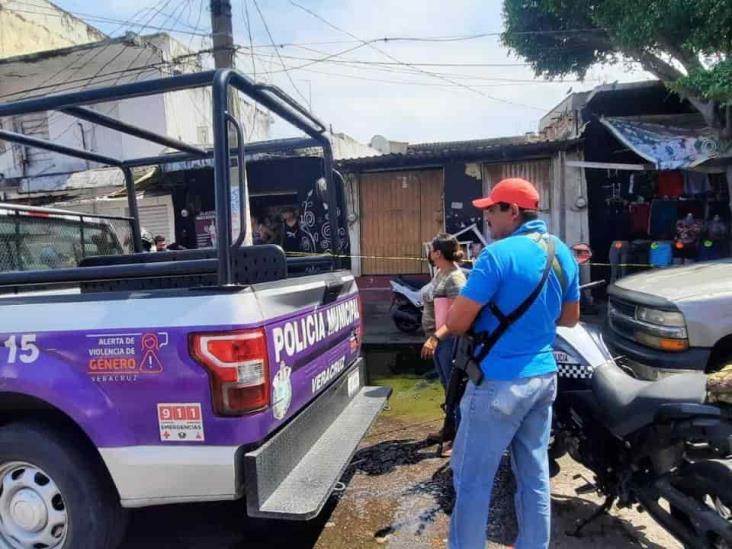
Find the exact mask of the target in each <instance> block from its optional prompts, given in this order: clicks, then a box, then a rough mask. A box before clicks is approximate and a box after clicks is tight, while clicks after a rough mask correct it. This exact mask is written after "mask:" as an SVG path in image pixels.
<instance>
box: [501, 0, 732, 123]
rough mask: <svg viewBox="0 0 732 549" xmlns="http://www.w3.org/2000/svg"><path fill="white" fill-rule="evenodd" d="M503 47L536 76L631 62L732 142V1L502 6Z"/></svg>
mask: <svg viewBox="0 0 732 549" xmlns="http://www.w3.org/2000/svg"><path fill="white" fill-rule="evenodd" d="M503 11H504V19H505V23H506V29H505V32H504V33H503V36H502V39H503V43H504V44H505V45H506V46H508V47H509V48H510V49H511V50H512V51H514V52H515V53H517V54H518V55H519V56H521V57H523V58H525V59H526V60H527V61H528V62H529V63H530V64H531V65H532V67H533V68H534V71H535V72H536V74H537V76H543V77H546V78H556V77H562V76H567V75H575V76H577V77H578V78H580V79H582V78H584V77H585V75H586V73H587V70H588V69H589V68H590V67H591V66H593V65H595V64H597V63H605V64H610V63H617V62H620V61H623V60H629V59H630V60H634V61H637V62H638V63H640V64H641V66H642V67H643V68H644V69H645V70H647V71H648V72H650V73H652V74H654V75H655V76H657V77H658V78H659V79H660V80H662V81H664V82H665V83H666V84H667V85H668V86H669V88H671V89H672V90H674V91H675V92H677V93H679V94H680V95H682V96H683V97H686V98H687V99H689V101H690V102H691V103H692V104H693V105H694V106H695V107H696V108H697V109H698V110H699V111H700V112H701V113H702V115H704V118H705V120H706V121H707V123H708V124H710V125H711V126H713V127H715V128H720V129H723V130H724V133H725V134H726V135H727V136H731V135H732V115H730V111H731V110H732V0H504V4H503Z"/></svg>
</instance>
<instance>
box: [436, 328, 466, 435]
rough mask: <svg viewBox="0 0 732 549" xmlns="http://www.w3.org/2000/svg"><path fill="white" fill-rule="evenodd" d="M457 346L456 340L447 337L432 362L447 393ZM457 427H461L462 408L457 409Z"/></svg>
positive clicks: (438, 345)
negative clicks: (454, 351)
mask: <svg viewBox="0 0 732 549" xmlns="http://www.w3.org/2000/svg"><path fill="white" fill-rule="evenodd" d="M454 346H455V338H454V337H447V338H445V339H444V340H443V341H440V342H439V343H438V344H437V348H436V349H435V355H434V356H433V357H432V360H434V362H435V368H436V369H437V375H439V376H440V383H442V386H443V387H444V388H445V391H447V384H448V383H449V382H450V376H451V375H452V352H453V348H454ZM455 425H456V426H458V425H460V407H459V406H458V407H456V408H455Z"/></svg>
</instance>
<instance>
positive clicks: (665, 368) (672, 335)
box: [604, 259, 732, 379]
mask: <svg viewBox="0 0 732 549" xmlns="http://www.w3.org/2000/svg"><path fill="white" fill-rule="evenodd" d="M608 295H609V303H608V313H607V323H606V326H605V330H604V338H605V342H606V343H607V345H608V347H610V349H611V351H612V352H613V353H614V354H615V355H617V356H620V357H622V361H623V362H624V363H625V364H627V365H628V366H629V367H630V368H632V369H633V371H634V372H635V373H636V375H637V376H638V377H640V378H643V379H658V378H659V377H662V376H664V375H667V374H671V373H678V372H682V371H689V370H693V371H703V372H711V371H714V370H716V369H718V368H719V367H720V366H722V365H723V364H725V363H727V362H729V361H730V360H732V259H723V260H719V261H710V262H707V263H698V264H695V265H687V266H683V267H672V268H669V269H663V270H658V271H652V272H645V273H640V274H636V275H632V276H628V277H626V278H623V279H621V280H618V281H617V282H616V283H615V284H613V285H611V286H610V288H609V289H608Z"/></svg>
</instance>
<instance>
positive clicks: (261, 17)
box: [252, 0, 308, 103]
mask: <svg viewBox="0 0 732 549" xmlns="http://www.w3.org/2000/svg"><path fill="white" fill-rule="evenodd" d="M252 2H254V7H255V8H256V10H257V13H259V18H260V19H261V20H262V24H263V25H264V30H266V31H267V36H269V41H270V42H271V43H272V45H273V46H274V43H275V42H274V38H272V33H271V32H270V31H269V25H267V20H266V19H265V18H264V14H263V13H262V10H261V9H260V8H259V2H257V0H252ZM275 52H276V53H277V57H279V59H280V63H282V68H283V69H284V71H285V75H286V76H287V79H288V80H289V81H290V84H291V85H292V87H293V89H294V90H295V91H296V92H297V94H298V95H299V96H300V97H301V98H302V100H303V101H305V102H306V103H307V102H308V100H307V98H306V97H305V96H304V95H303V93H302V92H301V91H300V88H298V87H297V85H296V84H295V81H294V80H293V79H292V76H291V75H290V73H289V72H288V70H287V66H286V65H285V62H284V61H283V60H282V57H281V56H280V52H279V50H275Z"/></svg>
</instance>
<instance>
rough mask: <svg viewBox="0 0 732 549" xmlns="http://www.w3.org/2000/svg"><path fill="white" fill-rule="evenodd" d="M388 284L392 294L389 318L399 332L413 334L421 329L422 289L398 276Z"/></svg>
mask: <svg viewBox="0 0 732 549" xmlns="http://www.w3.org/2000/svg"><path fill="white" fill-rule="evenodd" d="M389 284H391V290H392V292H393V294H394V295H393V298H392V302H391V311H392V312H391V318H392V319H393V320H394V324H395V325H396V327H397V329H398V330H399V331H400V332H404V333H406V334H413V333H414V332H416V331H417V330H419V329H420V328H421V327H422V309H423V307H424V304H423V303H422V294H421V293H420V291H421V289H422V288H421V287H420V286H417V285H415V284H413V283H411V282H408V281H407V280H404V279H403V278H402V277H400V276H399V277H397V278H395V279H392V280H390V281H389Z"/></svg>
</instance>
